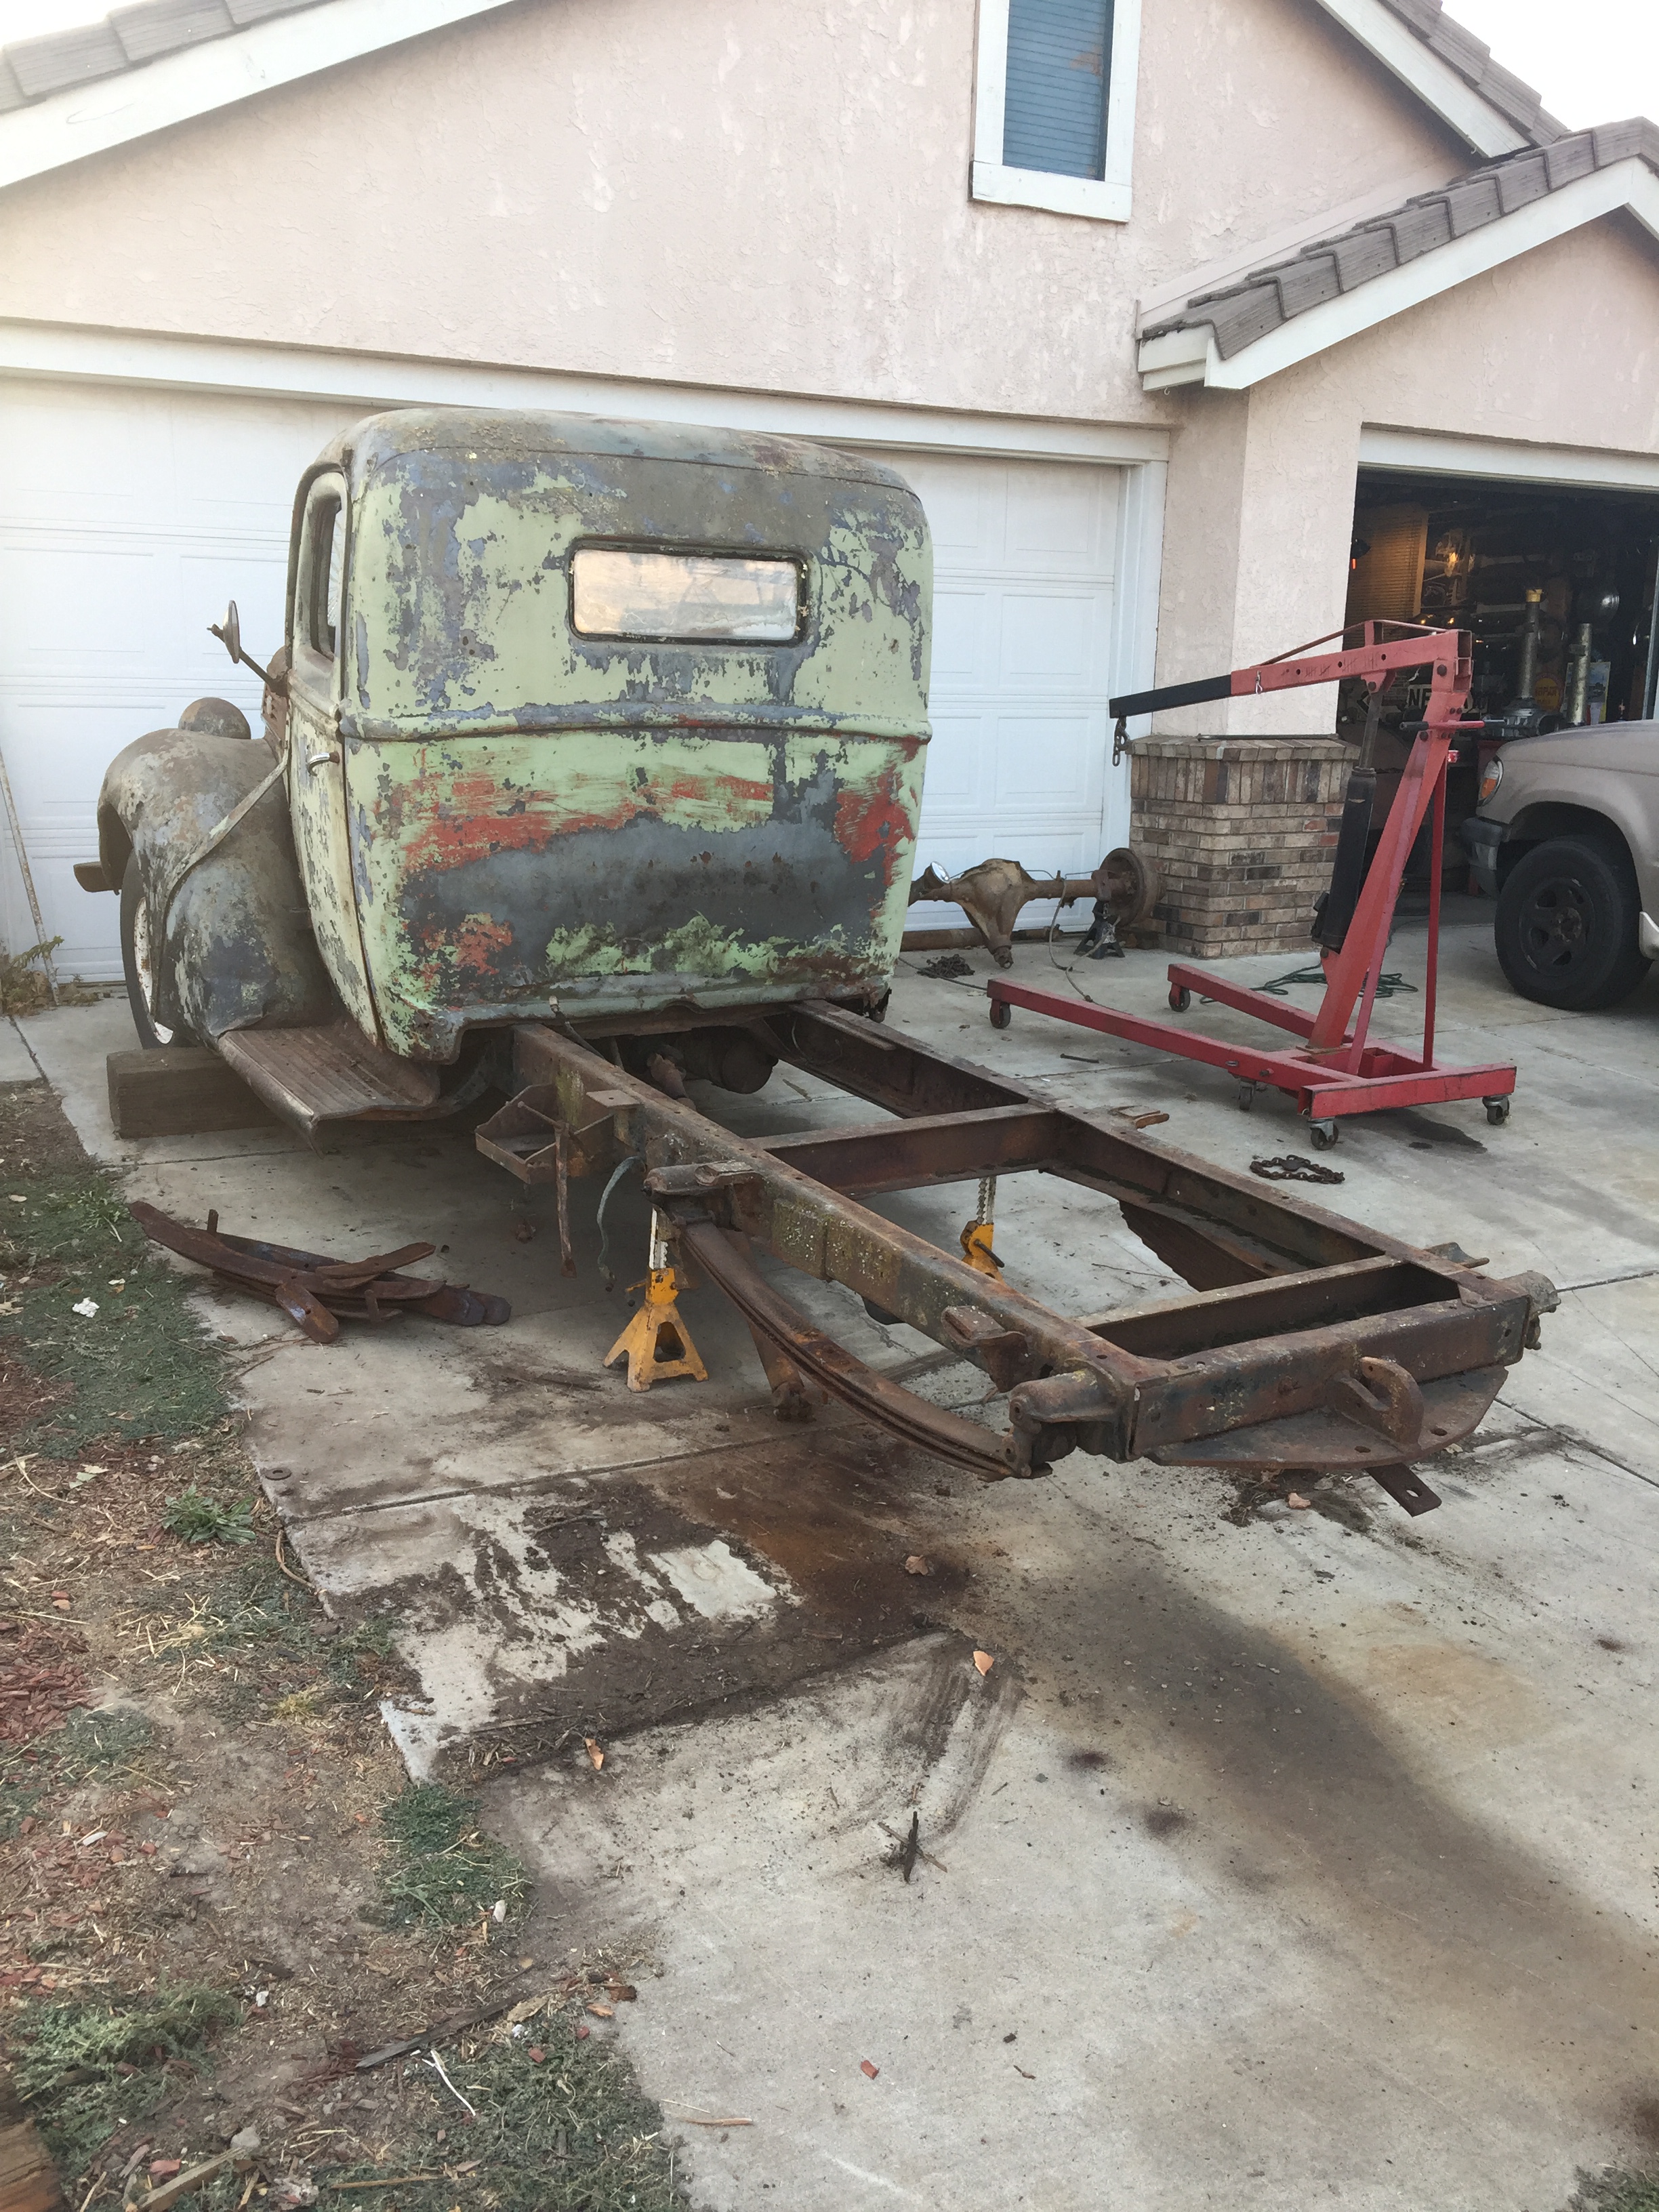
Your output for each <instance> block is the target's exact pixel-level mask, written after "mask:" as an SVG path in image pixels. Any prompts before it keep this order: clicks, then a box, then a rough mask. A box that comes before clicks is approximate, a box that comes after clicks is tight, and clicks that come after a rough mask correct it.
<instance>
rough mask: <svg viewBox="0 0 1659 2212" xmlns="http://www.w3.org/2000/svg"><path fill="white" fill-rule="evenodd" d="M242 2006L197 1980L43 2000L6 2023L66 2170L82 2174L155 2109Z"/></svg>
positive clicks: (15, 2069) (43, 2128) (29, 2092)
mask: <svg viewBox="0 0 1659 2212" xmlns="http://www.w3.org/2000/svg"><path fill="white" fill-rule="evenodd" d="M240 2009H241V2008H240V2006H239V2004H238V2003H237V2002H236V2000H235V1999H234V1997H230V1996H225V1995H224V1994H223V1992H222V1991H221V1990H210V1989H204V1988H199V1987H198V1988H183V1989H176V1990H157V1991H156V1992H155V1994H154V1995H153V1996H131V1997H100V1998H94V1999H83V1998H76V1999H73V2000H68V2001H64V2002H50V2001H47V2000H45V1999H42V2000H40V2002H35V2003H32V2004H30V2005H28V2006H27V2008H25V2009H24V2011H23V2012H22V2013H21V2015H19V2016H18V2017H16V2018H15V2019H14V2020H13V2021H10V2022H9V2023H8V2027H7V2032H6V2040H7V2045H8V2054H9V2059H10V2063H11V2069H12V2080H13V2082H14V2084H15V2087H16V2090H17V2093H18V2094H19V2096H20V2097H21V2098H22V2099H23V2100H24V2102H25V2103H26V2104H27V2107H28V2109H29V2112H30V2113H31V2114H32V2116H33V2118H34V2120H35V2122H36V2124H38V2125H39V2127H40V2133H41V2135H42V2136H43V2137H44V2138H45V2140H46V2148H47V2149H48V2150H49V2151H50V2152H51V2153H52V2157H53V2159H54V2160H56V2162H57V2165H58V2170H59V2172H64V2173H68V2174H76V2175H79V2174H81V2173H82V2172H84V2171H85V2169H86V2166H87V2165H88V2161H89V2160H91V2158H92V2156H93V2154H94V2152H95V2151H96V2150H97V2149H98V2148H99V2147H100V2144H102V2143H103V2142H106V2141H107V2140H108V2138H109V2136H111V2135H112V2134H113V2133H114V2131H115V2130H116V2129H117V2128H118V2127H119V2126H121V2125H122V2124H123V2123H124V2122H125V2121H128V2120H135V2119H142V2118H143V2117H144V2116H145V2115H146V2114H147V2113H149V2112H154V2111H155V2108H156V2106H158V2105H159V2104H160V2103H161V2100H162V2099H163V2098H164V2097H165V2096H166V2095H167V2092H168V2090H169V2088H170V2087H173V2086H176V2075H177V2073H178V2071H179V2069H180V2064H181V2063H182V2065H183V2066H184V2067H186V2068H188V2069H191V2070H194V2069H195V2068H196V2067H197V2064H198V2063H199V2062H200V2060H201V2057H202V2055H203V2046H204V2044H205V2043H206V2041H207V2040H208V2039H209V2038H210V2036H211V2035H212V2033H213V2032H214V2031H215V2029H216V2028H219V2027H225V2026H228V2024H229V2023H230V2022H231V2021H234V2020H236V2019H238V2018H239V2017H240Z"/></svg>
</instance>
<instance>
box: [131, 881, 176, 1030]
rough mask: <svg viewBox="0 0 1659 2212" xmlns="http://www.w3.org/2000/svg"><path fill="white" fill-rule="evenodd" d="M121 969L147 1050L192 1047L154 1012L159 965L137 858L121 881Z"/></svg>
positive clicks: (134, 1025) (133, 1015)
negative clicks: (156, 970) (157, 965)
mask: <svg viewBox="0 0 1659 2212" xmlns="http://www.w3.org/2000/svg"><path fill="white" fill-rule="evenodd" d="M121 966H122V968H123V969H124V970H125V974H126V979H127V1003H128V1005H129V1006H131V1008H132V1025H133V1027H134V1029H136V1030H137V1032H138V1042H139V1043H140V1044H141V1045H143V1048H144V1050H145V1051H146V1052H156V1051H159V1050H160V1049H161V1047H162V1046H163V1045H166V1044H179V1043H188V1042H189V1039H188V1038H187V1037H185V1036H184V1035H183V1033H182V1032H181V1031H180V1030H170V1029H168V1028H167V1024H165V1023H164V1022H158V1021H157V1020H156V1019H155V1015H154V1014H153V1013H152V1012H150V1009H151V1007H152V1006H154V1004H155V958H154V953H153V948H152V945H151V942H150V930H149V900H148V899H147V898H146V897H145V896H144V879H143V876H142V875H141V874H140V872H139V868H138V862H137V857H136V856H135V857H134V858H132V859H131V860H129V861H128V862H127V867H126V873H125V875H124V876H123V877H122V878H121Z"/></svg>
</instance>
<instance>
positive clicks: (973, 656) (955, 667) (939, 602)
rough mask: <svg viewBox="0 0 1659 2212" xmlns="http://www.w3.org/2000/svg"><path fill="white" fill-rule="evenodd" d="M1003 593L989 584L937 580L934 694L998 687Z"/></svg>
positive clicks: (931, 685)
mask: <svg viewBox="0 0 1659 2212" xmlns="http://www.w3.org/2000/svg"><path fill="white" fill-rule="evenodd" d="M999 617H1000V593H999V592H998V591H997V590H996V588H995V586H993V585H989V584H983V583H981V584H980V585H978V586H972V585H968V584H955V583H947V584H943V585H941V584H939V583H937V582H936V583H935V585H934V586H933V669H932V675H931V678H930V679H929V696H930V697H931V698H933V699H937V700H944V699H952V698H960V697H962V696H963V695H964V694H965V693H970V692H980V691H989V690H994V688H995V685H996V682H997V623H998V620H999Z"/></svg>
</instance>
